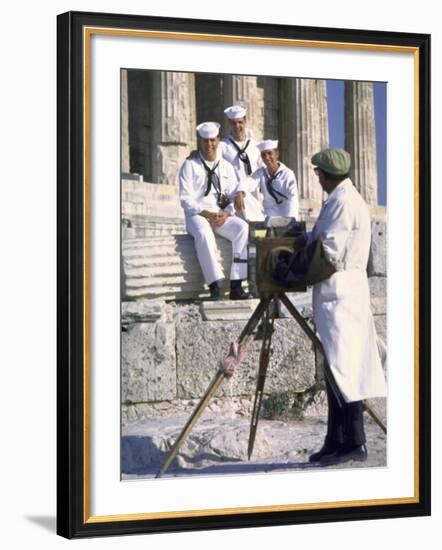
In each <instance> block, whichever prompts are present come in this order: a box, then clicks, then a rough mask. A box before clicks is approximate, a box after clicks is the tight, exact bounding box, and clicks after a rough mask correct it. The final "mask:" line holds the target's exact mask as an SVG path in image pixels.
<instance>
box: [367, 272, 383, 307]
mask: <svg viewBox="0 0 442 550" xmlns="http://www.w3.org/2000/svg"><path fill="white" fill-rule="evenodd" d="M368 284H369V285H370V297H371V311H372V312H373V315H385V314H386V313H387V278H386V277H370V278H369V279H368Z"/></svg>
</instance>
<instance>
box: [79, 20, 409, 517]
mask: <svg viewBox="0 0 442 550" xmlns="http://www.w3.org/2000/svg"><path fill="white" fill-rule="evenodd" d="M94 34H97V35H109V36H128V37H144V38H158V39H176V40H200V41H213V42H233V43H249V44H261V45H273V46H291V47H310V48H328V49H330V48H333V49H345V50H359V51H372V52H391V53H412V54H413V60H414V123H415V128H414V223H415V228H418V227H419V208H418V205H419V68H420V66H419V49H418V48H417V47H411V46H395V45H379V44H364V43H357V42H327V41H320V40H312V41H308V40H296V39H280V38H261V37H244V36H236V35H219V34H203V33H185V32H183V33H179V32H169V31H145V30H135V29H114V28H109V27H87V26H85V27H84V28H83V67H84V73H83V83H84V86H83V92H84V103H83V105H84V112H83V128H84V133H83V138H84V139H83V143H84V148H83V159H84V162H83V167H84V179H83V190H84V193H83V197H84V199H83V208H84V234H83V236H84V254H85V256H84V258H83V262H84V266H85V270H84V274H83V282H84V303H83V307H84V369H83V374H84V396H85V403H84V408H83V419H84V438H83V441H84V487H83V494H84V501H83V509H84V514H83V517H84V523H88V524H91V523H103V522H117V521H135V520H149V519H171V518H187V517H189V518H190V517H207V516H214V515H229V514H251V513H260V512H261V513H263V512H280V511H300V510H323V509H327V508H344V507H356V506H379V505H383V506H386V505H389V504H412V503H416V502H418V501H419V446H418V442H419V253H420V251H419V235H418V234H417V231H415V242H414V247H415V255H414V305H415V310H414V335H415V347H414V350H415V351H414V383H415V394H414V404H415V406H414V428H415V431H414V433H415V436H414V495H413V496H412V497H399V498H387V499H373V500H354V501H353V500H352V501H338V502H325V503H304V504H287V505H269V506H252V507H238V508H216V509H203V510H181V511H168V512H151V513H136V514H115V515H108V516H91V512H90V504H91V503H90V497H91V487H90V486H91V484H90V446H91V443H90V163H91V158H90V78H91V75H90V53H91V52H90V40H91V37H92V35H94Z"/></svg>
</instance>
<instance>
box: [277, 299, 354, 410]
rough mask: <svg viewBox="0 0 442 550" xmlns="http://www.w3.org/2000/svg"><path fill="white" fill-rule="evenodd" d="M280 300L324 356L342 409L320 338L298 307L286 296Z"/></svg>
mask: <svg viewBox="0 0 442 550" xmlns="http://www.w3.org/2000/svg"><path fill="white" fill-rule="evenodd" d="M279 299H280V300H281V302H282V303H283V304H284V305H285V307H286V308H287V309H288V310H289V313H290V314H291V315H292V316H293V317H294V318H295V320H296V321H298V324H299V326H300V327H301V328H302V330H303V331H304V332H305V333H306V334H307V336H308V337H309V338H310V340H311V341H312V343H313V345H314V346H316V348H317V349H318V350H319V351H320V352H321V353H322V355H323V356H324V375H325V377H326V379H327V382H328V383H329V384H330V388H331V389H332V391H333V393H334V395H335V397H336V400H337V401H338V403H339V406H340V407H342V403H343V398H342V395H341V392H340V391H339V388H338V385H337V384H336V381H335V379H334V376H333V374H332V372H331V370H330V366H329V364H328V362H327V357H326V355H325V352H324V347H323V345H322V342H321V340H319V338H318V337H317V336H316V334H315V332H314V331H313V330H312V329H311V328H310V327H309V326H308V324H307V321H306V320H305V319H304V317H303V316H302V315H301V314H300V313H299V311H298V310H297V309H296V307H295V306H294V305H293V304H292V302H291V301H290V300H289V299H288V298H287V296H286V295H285V294H281V295H280V296H279Z"/></svg>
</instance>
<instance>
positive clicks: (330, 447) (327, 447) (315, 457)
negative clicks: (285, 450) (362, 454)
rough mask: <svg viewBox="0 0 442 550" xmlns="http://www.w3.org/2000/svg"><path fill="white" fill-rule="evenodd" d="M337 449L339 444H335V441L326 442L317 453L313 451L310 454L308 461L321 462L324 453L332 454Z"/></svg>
mask: <svg viewBox="0 0 442 550" xmlns="http://www.w3.org/2000/svg"><path fill="white" fill-rule="evenodd" d="M337 450H338V447H337V445H334V444H333V443H330V444H327V443H324V445H323V446H322V448H321V449H320V450H319V451H316V453H313V454H311V455H310V456H309V458H308V461H309V462H319V461H320V460H321V458H322V457H323V456H324V455H329V454H332V453H334V452H335V451H337Z"/></svg>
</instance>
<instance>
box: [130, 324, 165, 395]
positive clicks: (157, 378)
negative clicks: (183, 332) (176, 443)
mask: <svg viewBox="0 0 442 550" xmlns="http://www.w3.org/2000/svg"><path fill="white" fill-rule="evenodd" d="M121 384H122V396H121V399H122V402H123V403H137V402H143V401H162V400H167V399H174V398H175V394H176V360H175V325H174V324H173V323H162V322H159V323H154V324H152V323H138V324H136V325H132V326H129V327H128V329H127V332H123V333H122V338H121Z"/></svg>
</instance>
